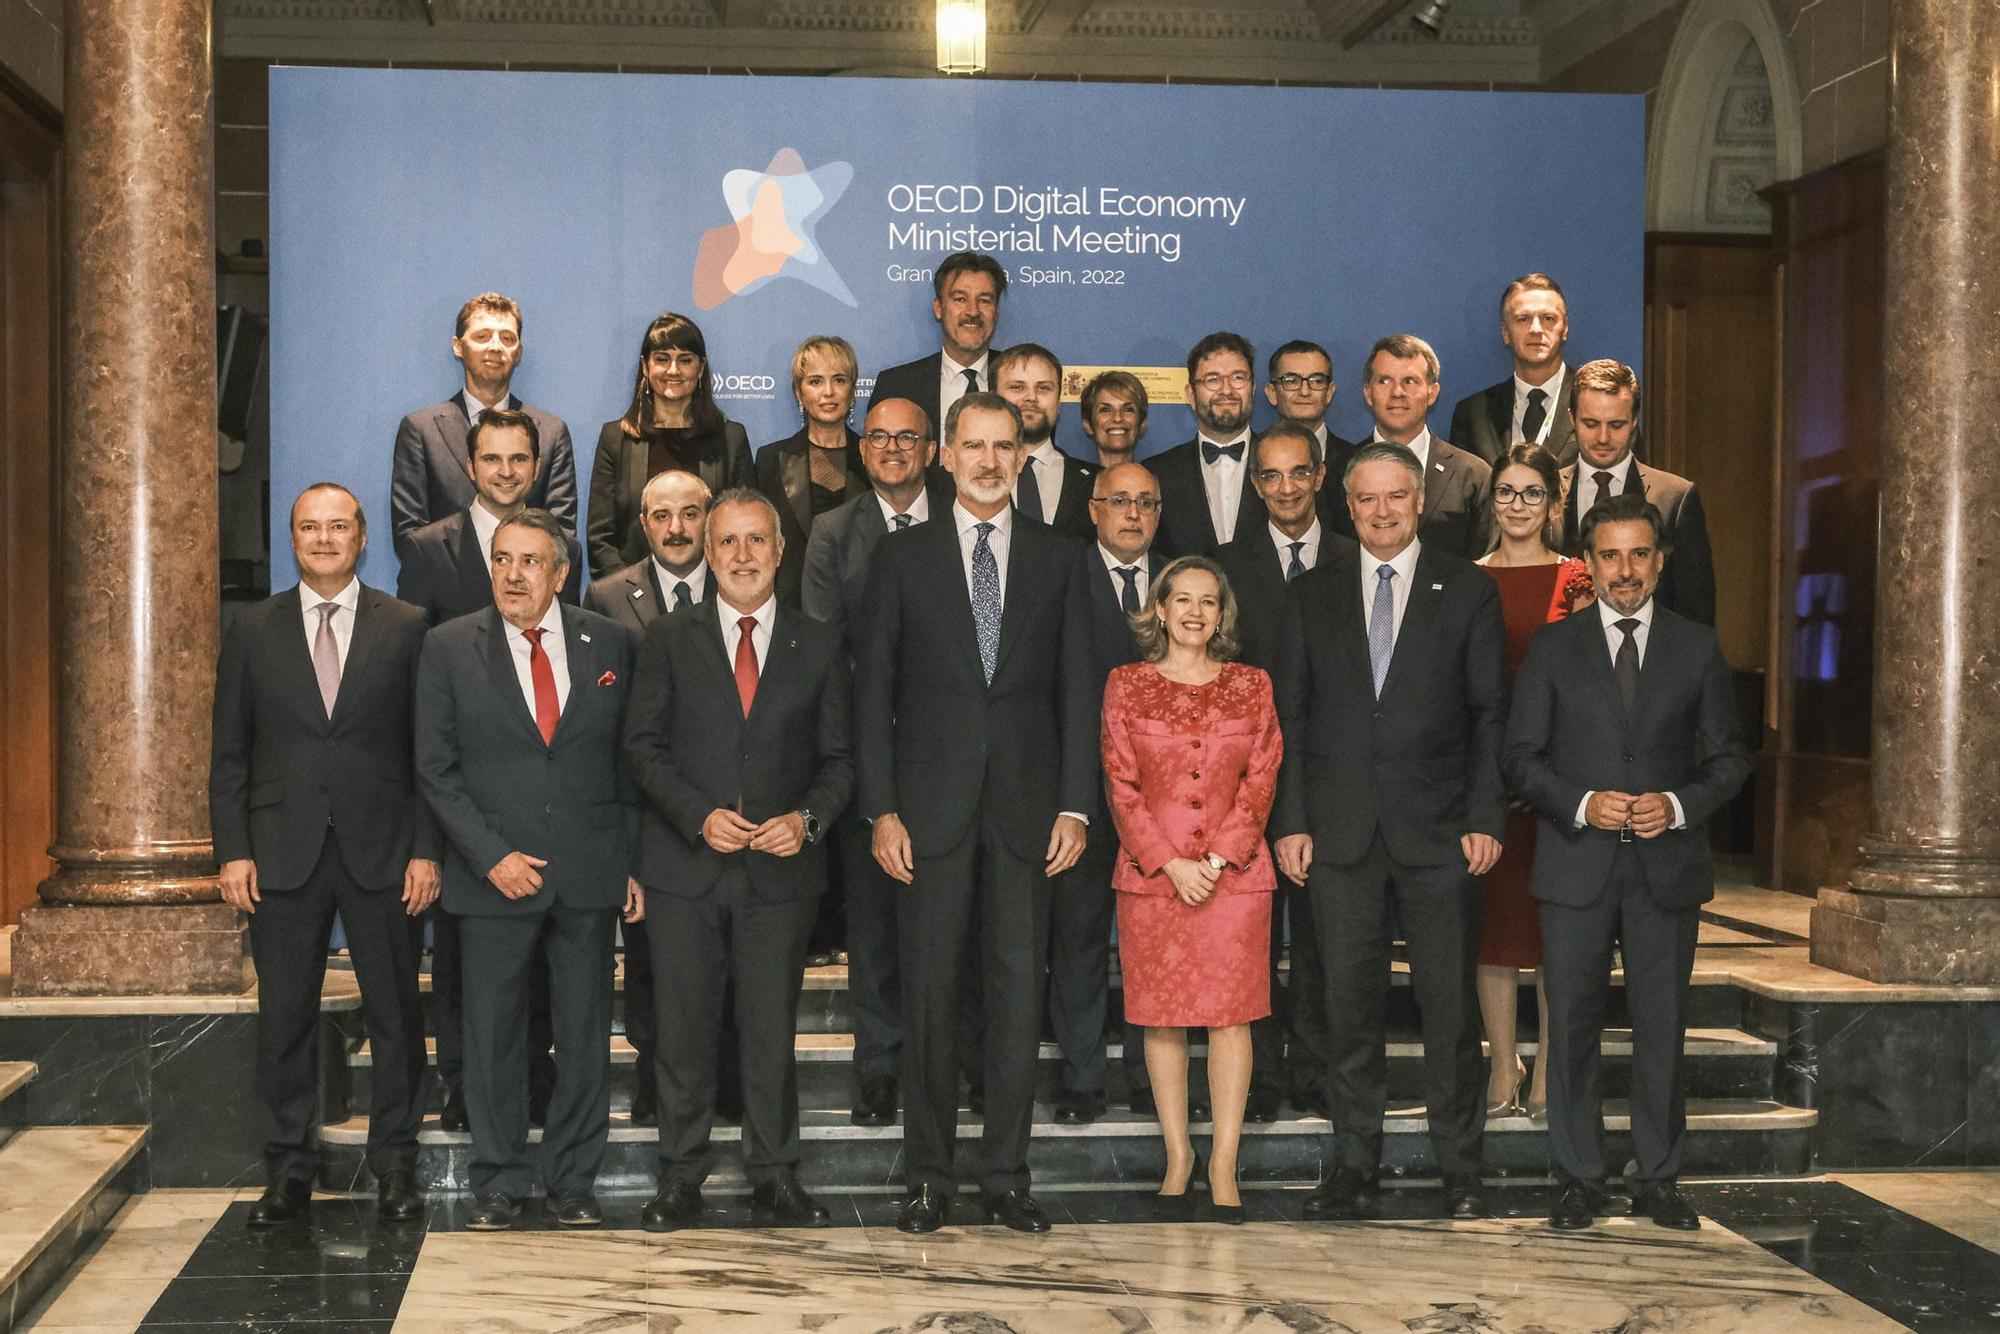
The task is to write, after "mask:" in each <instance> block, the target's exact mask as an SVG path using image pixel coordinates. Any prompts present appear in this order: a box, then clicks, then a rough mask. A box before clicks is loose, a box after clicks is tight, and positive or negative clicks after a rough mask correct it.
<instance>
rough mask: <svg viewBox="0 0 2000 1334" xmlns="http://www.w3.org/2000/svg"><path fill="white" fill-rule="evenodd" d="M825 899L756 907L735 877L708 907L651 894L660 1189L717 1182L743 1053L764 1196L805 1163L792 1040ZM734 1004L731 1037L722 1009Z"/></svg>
mask: <svg viewBox="0 0 2000 1334" xmlns="http://www.w3.org/2000/svg"><path fill="white" fill-rule="evenodd" d="M818 916H819V899H818V898H817V897H814V898H804V899H781V900H778V901H775V902H767V901H765V900H762V899H759V898H758V897H757V895H756V892H755V891H754V890H753V889H751V887H750V883H749V881H748V879H747V878H745V876H744V875H743V873H742V871H741V870H740V869H737V868H731V869H730V870H728V871H725V872H724V874H723V878H722V880H721V881H720V882H719V883H718V884H717V885H716V886H715V887H714V888H713V889H711V890H710V891H709V892H708V893H707V894H705V895H704V896H702V897H701V898H682V897H680V896H678V895H675V894H669V893H665V892H661V891H656V890H651V889H649V890H648V891H647V893H646V931H647V934H648V935H650V936H651V937H652V947H653V950H654V952H655V953H656V954H657V956H658V960H659V965H660V967H659V971H658V973H657V974H656V987H657V1008H656V1026H657V1031H658V1033H659V1047H658V1051H657V1053H656V1055H655V1058H654V1062H653V1070H654V1078H655V1079H656V1080H657V1082H658V1085H659V1093H660V1184H661V1185H662V1186H664V1185H666V1184H667V1183H668V1182H671V1181H689V1182H693V1183H694V1184H695V1185H700V1184H701V1183H702V1182H703V1181H704V1180H706V1179H707V1177H708V1173H709V1132H710V1129H711V1127H712V1125H713V1123H714V1119H715V1118H714V1108H715V1102H716V1086H717V1081H718V1080H719V1079H720V1078H721V1077H722V1075H721V1072H720V1069H719V1066H720V1062H719V1056H720V1054H721V1050H722V1049H724V1048H730V1049H735V1050H737V1051H739V1052H740V1053H741V1067H742V1069H741V1078H742V1090H743V1157H744V1166H745V1169H746V1171H747V1174H748V1175H749V1178H750V1183H751V1184H752V1185H753V1186H754V1185H758V1184H760V1183H762V1182H765V1181H770V1180H772V1179H774V1178H776V1177H778V1176H780V1175H782V1174H783V1173H784V1172H786V1171H788V1170H791V1169H794V1168H796V1167H797V1166H798V1162H799V1081H798V1066H797V1061H796V1057H795V1051H794V1045H795V1044H794V1041H793V1035H794V1033H795V1032H796V1026H797V1014H798V1004H799V987H800V983H801V981H802V980H803V970H804V968H805V957H806V945H807V942H808V941H809V939H810V938H811V935H812V929H813V923H814V921H815V920H817V918H818ZM725 996H727V997H729V998H730V999H732V1000H733V1001H734V1007H733V1008H734V1012H735V1014H734V1024H733V1032H732V1031H731V1027H732V1026H731V1025H730V1022H729V1018H728V1016H727V1015H726V1013H725V1005H724V998H725Z"/></svg>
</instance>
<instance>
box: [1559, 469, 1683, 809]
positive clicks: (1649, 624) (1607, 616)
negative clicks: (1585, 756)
mask: <svg viewBox="0 0 2000 1334" xmlns="http://www.w3.org/2000/svg"><path fill="white" fill-rule="evenodd" d="M1630 460H1631V456H1630V455H1627V456H1626V461H1627V462H1630ZM1595 606H1596V608H1597V616H1598V621H1599V623H1600V624H1601V625H1603V627H1604V651H1605V653H1606V654H1608V655H1609V656H1610V659H1611V661H1612V662H1613V663H1614V664H1615V663H1617V661H1618V650H1619V649H1620V648H1622V647H1623V646H1624V644H1625V632H1624V631H1623V630H1620V629H1619V628H1618V622H1620V621H1622V620H1624V619H1625V613H1624V612H1622V611H1619V610H1618V609H1617V608H1616V607H1614V606H1612V605H1611V600H1610V599H1609V598H1599V599H1597V602H1596V603H1595ZM1632 619H1633V620H1635V621H1637V622H1638V623H1639V625H1638V628H1637V629H1635V630H1633V631H1632V647H1633V648H1634V649H1635V650H1637V652H1638V654H1639V669H1640V670H1641V671H1644V670H1645V668H1646V645H1647V644H1648V643H1650V642H1651V641H1652V637H1653V599H1651V598H1647V599H1646V605H1645V606H1643V607H1641V608H1639V610H1637V611H1635V612H1633V613H1632ZM1596 795H1597V792H1596V791H1595V790H1594V789H1593V790H1592V791H1589V792H1586V793H1584V794H1583V800H1582V801H1579V802H1578V803H1577V804H1576V827H1577V828H1578V829H1581V828H1583V827H1584V825H1585V824H1587V823H1589V821H1588V820H1587V819H1586V818H1585V812H1587V811H1588V810H1589V808H1590V799H1591V798H1592V797H1594V796H1596ZM1666 798H1667V804H1668V805H1669V806H1672V807H1673V808H1674V818H1673V823H1672V824H1670V825H1669V826H1668V828H1670V829H1685V828H1687V814H1686V812H1684V811H1682V810H1681V799H1680V798H1679V797H1677V796H1675V795H1674V794H1673V793H1671V792H1669V793H1667V794H1666Z"/></svg>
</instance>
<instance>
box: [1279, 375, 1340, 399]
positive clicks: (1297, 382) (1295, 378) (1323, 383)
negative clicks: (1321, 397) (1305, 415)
mask: <svg viewBox="0 0 2000 1334" xmlns="http://www.w3.org/2000/svg"><path fill="white" fill-rule="evenodd" d="M1271 383H1272V384H1274V385H1276V386H1278V388H1280V389H1282V390H1284V391H1285V392H1286V393H1288V394H1295V393H1297V392H1298V391H1299V387H1300V386H1301V385H1303V386H1305V387H1306V388H1307V389H1312V390H1320V389H1324V388H1326V387H1327V386H1328V385H1330V384H1332V383H1333V377H1332V376H1331V375H1322V374H1320V373H1319V372H1317V371H1315V372H1314V373H1313V374H1311V375H1299V374H1296V373H1294V372H1292V371H1286V372H1285V373H1284V374H1283V375H1279V376H1276V377H1274V378H1273V379H1272V381H1271Z"/></svg>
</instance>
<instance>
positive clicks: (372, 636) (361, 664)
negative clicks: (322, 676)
mask: <svg viewBox="0 0 2000 1334" xmlns="http://www.w3.org/2000/svg"><path fill="white" fill-rule="evenodd" d="M381 637H382V609H381V603H380V600H379V599H378V598H377V596H376V593H375V590H374V589H372V588H369V587H367V586H366V585H363V586H362V588H361V599H360V601H358V602H357V603H356V604H355V606H354V633H353V634H352V635H351V636H349V638H348V641H347V665H346V666H345V667H343V668H341V671H340V691H339V693H338V694H336V695H335V696H334V697H333V716H334V717H335V718H336V719H338V718H339V717H340V716H341V714H342V711H343V710H344V709H346V708H347V707H348V704H347V701H348V700H349V699H351V698H352V697H353V695H354V690H355V689H358V687H355V688H350V683H351V682H353V681H354V680H355V679H356V678H357V677H359V676H360V675H361V672H362V669H363V668H365V667H366V666H367V665H368V655H369V653H370V652H372V651H373V650H374V648H375V642H376V641H377V640H378V639H380V638H381ZM318 681H319V678H318V677H317V676H315V677H314V678H313V682H314V685H315V686H317V685H318Z"/></svg>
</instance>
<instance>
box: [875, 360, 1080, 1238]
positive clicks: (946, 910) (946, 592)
mask: <svg viewBox="0 0 2000 1334" xmlns="http://www.w3.org/2000/svg"><path fill="white" fill-rule="evenodd" d="M1020 432H1021V419H1020V414H1019V413H1018V412H1016V411H1015V410H1014V405H1013V404H1011V403H1009V402H1007V400H1006V399H1004V398H1000V397H998V396H996V395H992V394H978V395H967V396H966V397H964V398H961V399H960V400H959V401H958V402H957V403H956V404H954V405H953V407H952V411H951V414H950V415H949V416H948V417H947V418H946V419H945V448H944V462H945V467H946V469H947V470H948V471H949V472H950V473H951V474H952V476H953V478H955V479H956V481H957V486H958V496H957V499H956V500H955V501H954V502H953V503H952V506H951V510H950V512H949V514H948V515H945V516H940V519H938V520H934V521H933V522H931V523H927V524H918V525H916V526H915V527H912V528H909V529H907V530H905V531H903V532H901V533H891V534H890V535H889V536H888V537H886V538H884V539H883V541H882V543H881V545H880V546H879V547H878V548H877V550H876V552H875V559H874V563H873V568H872V569H871V571H870V573H869V583H868V613H867V619H866V623H865V625H864V627H863V633H862V636H861V639H860V641H859V642H860V654H859V662H858V667H857V673H856V682H857V685H856V691H855V696H856V704H855V735H856V742H857V745H856V753H857V755H858V757H859V760H860V781H861V813H862V815H863V816H864V817H866V818H867V819H869V820H870V821H872V823H873V832H874V850H875V858H876V860H877V861H878V862H880V863H881V865H882V869H883V870H884V871H885V872H887V873H888V874H889V875H890V876H891V877H892V878H893V879H895V880H897V881H899V882H900V883H901V884H903V885H905V886H907V888H906V889H905V890H904V892H903V897H902V902H901V903H900V904H899V905H898V909H899V913H900V918H901V920H900V922H899V928H898V929H899V933H900V936H901V942H902V964H903V1015H904V1024H905V1031H904V1040H903V1146H904V1148H903V1152H904V1163H905V1170H906V1171H907V1173H908V1180H909V1188H910V1194H909V1197H908V1199H906V1200H905V1201H904V1203H903V1207H902V1209H901V1211H900V1212H899V1214H898V1217H897V1220H896V1225H897V1227H899V1228H901V1229H902V1230H903V1231H906V1232H931V1231H935V1230H936V1229H937V1228H939V1227H941V1226H942V1225H943V1224H944V1222H945V1219H946V1215H947V1213H948V1211H949V1209H950V1202H951V1197H952V1194H953V1192H954V1191H955V1189H956V1187H957V1178H956V1171H955V1167H954V1150H955V1148H956V1144H957V1123H958V1059H957V1052H956V1045H957V1042H958V1036H959V1035H958V1032H957V1016H956V1010H957V1003H958V986H959V965H960V961H961V960H962V959H963V958H964V957H965V953H966V947H967V942H968V940H969V939H971V938H972V935H973V931H974V923H975V922H977V924H978V930H977V937H978V947H979V959H980V976H981V981H982V983H983V990H984V1002H983V1005H982V1007H981V1008H982V1010H983V1017H984V1021H985V1070H986V1078H985V1087H986V1128H985V1134H984V1136H983V1138H982V1148H983V1153H982V1154H981V1162H982V1166H983V1167H984V1169H985V1175H984V1178H983V1180H982V1181H981V1183H980V1185H981V1189H982V1194H983V1195H984V1197H985V1205H986V1209H987V1211H988V1213H989V1214H990V1215H991V1216H992V1217H993V1218H994V1219H995V1220H997V1221H999V1222H1001V1223H1003V1224H1005V1225H1006V1226H1008V1227H1010V1228H1013V1229H1015V1230H1017V1231H1023V1232H1046V1231H1047V1230H1048V1228H1049V1221H1048V1217H1047V1215H1045V1214H1044V1213H1043V1212H1042V1210H1041V1207H1040V1206H1039V1205H1038V1204H1036V1203H1035V1200H1034V1197H1033V1196H1032V1195H1030V1194H1029V1192H1028V1133H1029V1128H1030V1126H1031V1124H1032V1121H1033V1118H1034V1085H1035V1064H1036V1057H1037V1052H1038V1049H1039V1046H1040V1041H1041V1008H1042V1007H1041V997H1042V987H1043V974H1044V971H1045V965H1046V962H1047V952H1048V927H1049V895H1050V885H1051V881H1052V880H1053V878H1054V877H1056V876H1059V875H1061V874H1062V873H1063V872H1064V871H1067V870H1068V869H1069V868H1070V867H1071V866H1073V865H1075V864H1076V859H1077V856H1078V854H1080V853H1081V852H1082V851H1083V845H1084V836H1085V834H1084V831H1085V823H1086V821H1087V819H1088V812H1089V810H1090V808H1091V806H1092V805H1093V804H1094V801H1095V791H1094V789H1095V788H1096V786H1097V784H1096V775H1097V717H1096V713H1097V710H1096V705H1097V702H1098V686H1099V685H1100V684H1101V683H1097V682H1093V681H1092V680H1091V677H1090V660H1089V657H1088V655H1087V654H1086V653H1085V652H1084V649H1083V645H1084V643H1085V640H1086V639H1087V637H1088V635H1089V633H1090V631H1089V603H1088V601H1087V598H1086V594H1085V592H1084V589H1083V586H1082V584H1081V582H1080V581H1079V580H1078V579H1077V578H1076V570H1077V555H1076V544H1075V542H1074V540H1073V539H1070V538H1065V537H1063V536H1062V535H1060V534H1058V533H1055V532H1053V531H1051V530H1050V529H1049V528H1048V527H1047V526H1046V525H1043V524H1038V523H1033V522H1030V521H1028V520H1025V519H1022V518H1020V517H1019V516H1018V515H1016V514H1015V513H1014V511H1013V506H1012V504H1011V503H1010V499H1011V496H1012V493H1013V489H1014V479H1015V477H1016V476H1017V475H1018V474H1019V472H1020V457H1021V443H1020Z"/></svg>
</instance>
